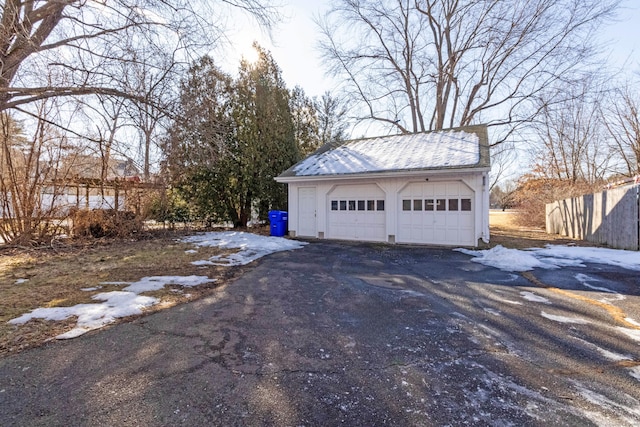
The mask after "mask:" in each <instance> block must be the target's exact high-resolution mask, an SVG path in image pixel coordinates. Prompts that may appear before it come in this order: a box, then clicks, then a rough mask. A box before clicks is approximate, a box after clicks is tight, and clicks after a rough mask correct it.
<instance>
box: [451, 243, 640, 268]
mask: <svg viewBox="0 0 640 427" xmlns="http://www.w3.org/2000/svg"><path fill="white" fill-rule="evenodd" d="M454 250H455V251H458V252H462V253H464V254H467V255H470V256H472V257H474V258H472V259H471V261H473V262H477V263H480V264H484V265H487V266H490V267H495V268H498V269H500V270H503V271H530V270H533V269H534V268H545V269H554V268H560V267H584V262H594V263H600V264H609V265H614V266H618V267H623V268H626V269H629V270H636V271H640V253H638V252H633V251H623V250H618V249H607V248H593V247H577V246H558V245H547V246H546V247H545V248H531V249H525V250H519V249H508V248H505V247H502V246H500V245H498V246H496V247H495V248H492V249H487V250H479V251H474V250H469V249H462V248H460V249H454Z"/></svg>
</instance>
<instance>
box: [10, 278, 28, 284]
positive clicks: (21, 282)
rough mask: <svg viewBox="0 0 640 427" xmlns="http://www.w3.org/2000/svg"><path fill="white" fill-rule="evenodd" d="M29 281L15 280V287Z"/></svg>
mask: <svg viewBox="0 0 640 427" xmlns="http://www.w3.org/2000/svg"><path fill="white" fill-rule="evenodd" d="M28 281H29V279H16V281H15V282H14V284H15V285H22V284H23V283H25V282H28Z"/></svg>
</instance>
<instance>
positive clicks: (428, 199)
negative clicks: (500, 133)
mask: <svg viewBox="0 0 640 427" xmlns="http://www.w3.org/2000/svg"><path fill="white" fill-rule="evenodd" d="M489 169H490V163H489V144H488V137H487V128H486V126H468V127H464V128H456V129H448V130H442V131H434V132H426V133H419V134H408V135H393V136H385V137H378V138H366V139H357V140H351V141H344V142H340V143H336V144H327V145H325V146H323V147H321V148H320V149H319V150H318V151H316V152H315V153H313V154H312V155H311V156H309V157H307V158H306V159H304V160H302V161H301V162H299V163H297V164H296V165H294V166H292V167H291V168H289V169H288V170H287V171H285V172H283V173H282V174H281V175H280V176H278V177H277V178H276V180H277V181H278V182H282V183H286V184H288V186H289V234H290V235H291V236H299V237H314V238H320V239H343V240H362V241H371V242H389V243H414V244H429V245H448V246H477V244H478V241H479V240H483V241H485V242H488V241H489V189H488V173H489Z"/></svg>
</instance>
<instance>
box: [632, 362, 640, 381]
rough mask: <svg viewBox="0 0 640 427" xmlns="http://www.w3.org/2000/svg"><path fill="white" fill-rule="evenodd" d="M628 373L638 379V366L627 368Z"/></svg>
mask: <svg viewBox="0 0 640 427" xmlns="http://www.w3.org/2000/svg"><path fill="white" fill-rule="evenodd" d="M629 375H631V376H632V377H633V378H635V379H637V380H638V381H640V366H636V367H634V368H631V369H629Z"/></svg>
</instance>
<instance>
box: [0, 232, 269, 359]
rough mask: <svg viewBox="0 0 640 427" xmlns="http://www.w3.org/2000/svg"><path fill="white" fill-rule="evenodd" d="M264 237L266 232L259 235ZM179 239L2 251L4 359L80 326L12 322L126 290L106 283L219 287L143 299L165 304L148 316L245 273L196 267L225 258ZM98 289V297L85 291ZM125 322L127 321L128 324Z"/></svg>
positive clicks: (168, 290)
mask: <svg viewBox="0 0 640 427" xmlns="http://www.w3.org/2000/svg"><path fill="white" fill-rule="evenodd" d="M260 233H261V234H264V231H262V230H260ZM180 237H181V235H180V234H174V233H170V234H167V233H161V234H155V235H153V236H147V238H143V239H138V240H132V239H109V240H104V239H101V240H95V239H92V240H81V241H72V242H69V243H66V244H64V245H61V246H57V247H56V249H55V250H54V249H52V248H50V247H48V248H44V249H42V248H41V249H29V248H2V249H0V295H2V298H0V355H2V354H8V353H15V352H17V351H20V350H22V349H25V348H29V347H33V346H36V345H39V344H41V343H43V342H45V341H46V340H49V339H52V338H53V337H55V336H56V335H59V334H61V333H63V332H66V331H68V330H70V329H72V328H73V327H74V326H75V319H68V320H65V321H61V322H53V321H44V320H31V321H29V322H27V323H26V324H24V325H11V324H9V323H7V322H8V321H9V320H11V319H13V318H16V317H19V316H21V315H22V314H25V313H29V312H31V311H32V310H34V309H36V308H38V307H68V306H73V305H76V304H81V303H91V302H95V301H94V300H92V299H91V296H93V295H95V294H97V293H99V292H109V291H113V290H119V289H122V287H123V285H105V284H104V283H103V282H135V281H138V280H140V279H141V278H143V277H146V276H188V275H199V276H208V277H209V278H215V279H216V280H217V281H216V282H214V283H210V284H206V285H201V286H197V287H194V288H189V289H188V291H185V292H184V293H180V292H175V289H180V287H173V288H172V287H169V286H168V287H165V289H163V290H160V291H154V292H149V293H144V295H149V296H154V297H156V298H160V300H161V303H160V304H158V305H156V306H154V307H151V308H150V309H149V310H148V311H157V310H159V309H163V308H167V307H170V306H173V305H176V304H179V303H182V302H186V301H190V300H194V299H197V298H200V297H202V296H204V295H208V294H210V293H212V292H214V290H215V288H217V287H219V286H221V285H223V284H225V283H227V282H228V281H229V280H231V279H232V278H233V277H235V276H236V275H237V274H239V273H240V272H241V271H243V267H220V266H206V267H202V266H200V267H199V266H194V265H192V264H191V262H192V261H196V260H200V259H205V258H209V257H211V256H213V255H218V254H221V253H225V252H227V253H228V252H230V251H223V250H220V249H218V248H205V247H202V248H198V252H197V253H196V254H189V253H186V252H185V251H186V250H187V249H191V248H193V245H188V244H185V243H181V242H180V241H179V238H180ZM93 287H99V289H97V290H95V291H85V290H82V289H84V288H93ZM125 320H126V319H125Z"/></svg>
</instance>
